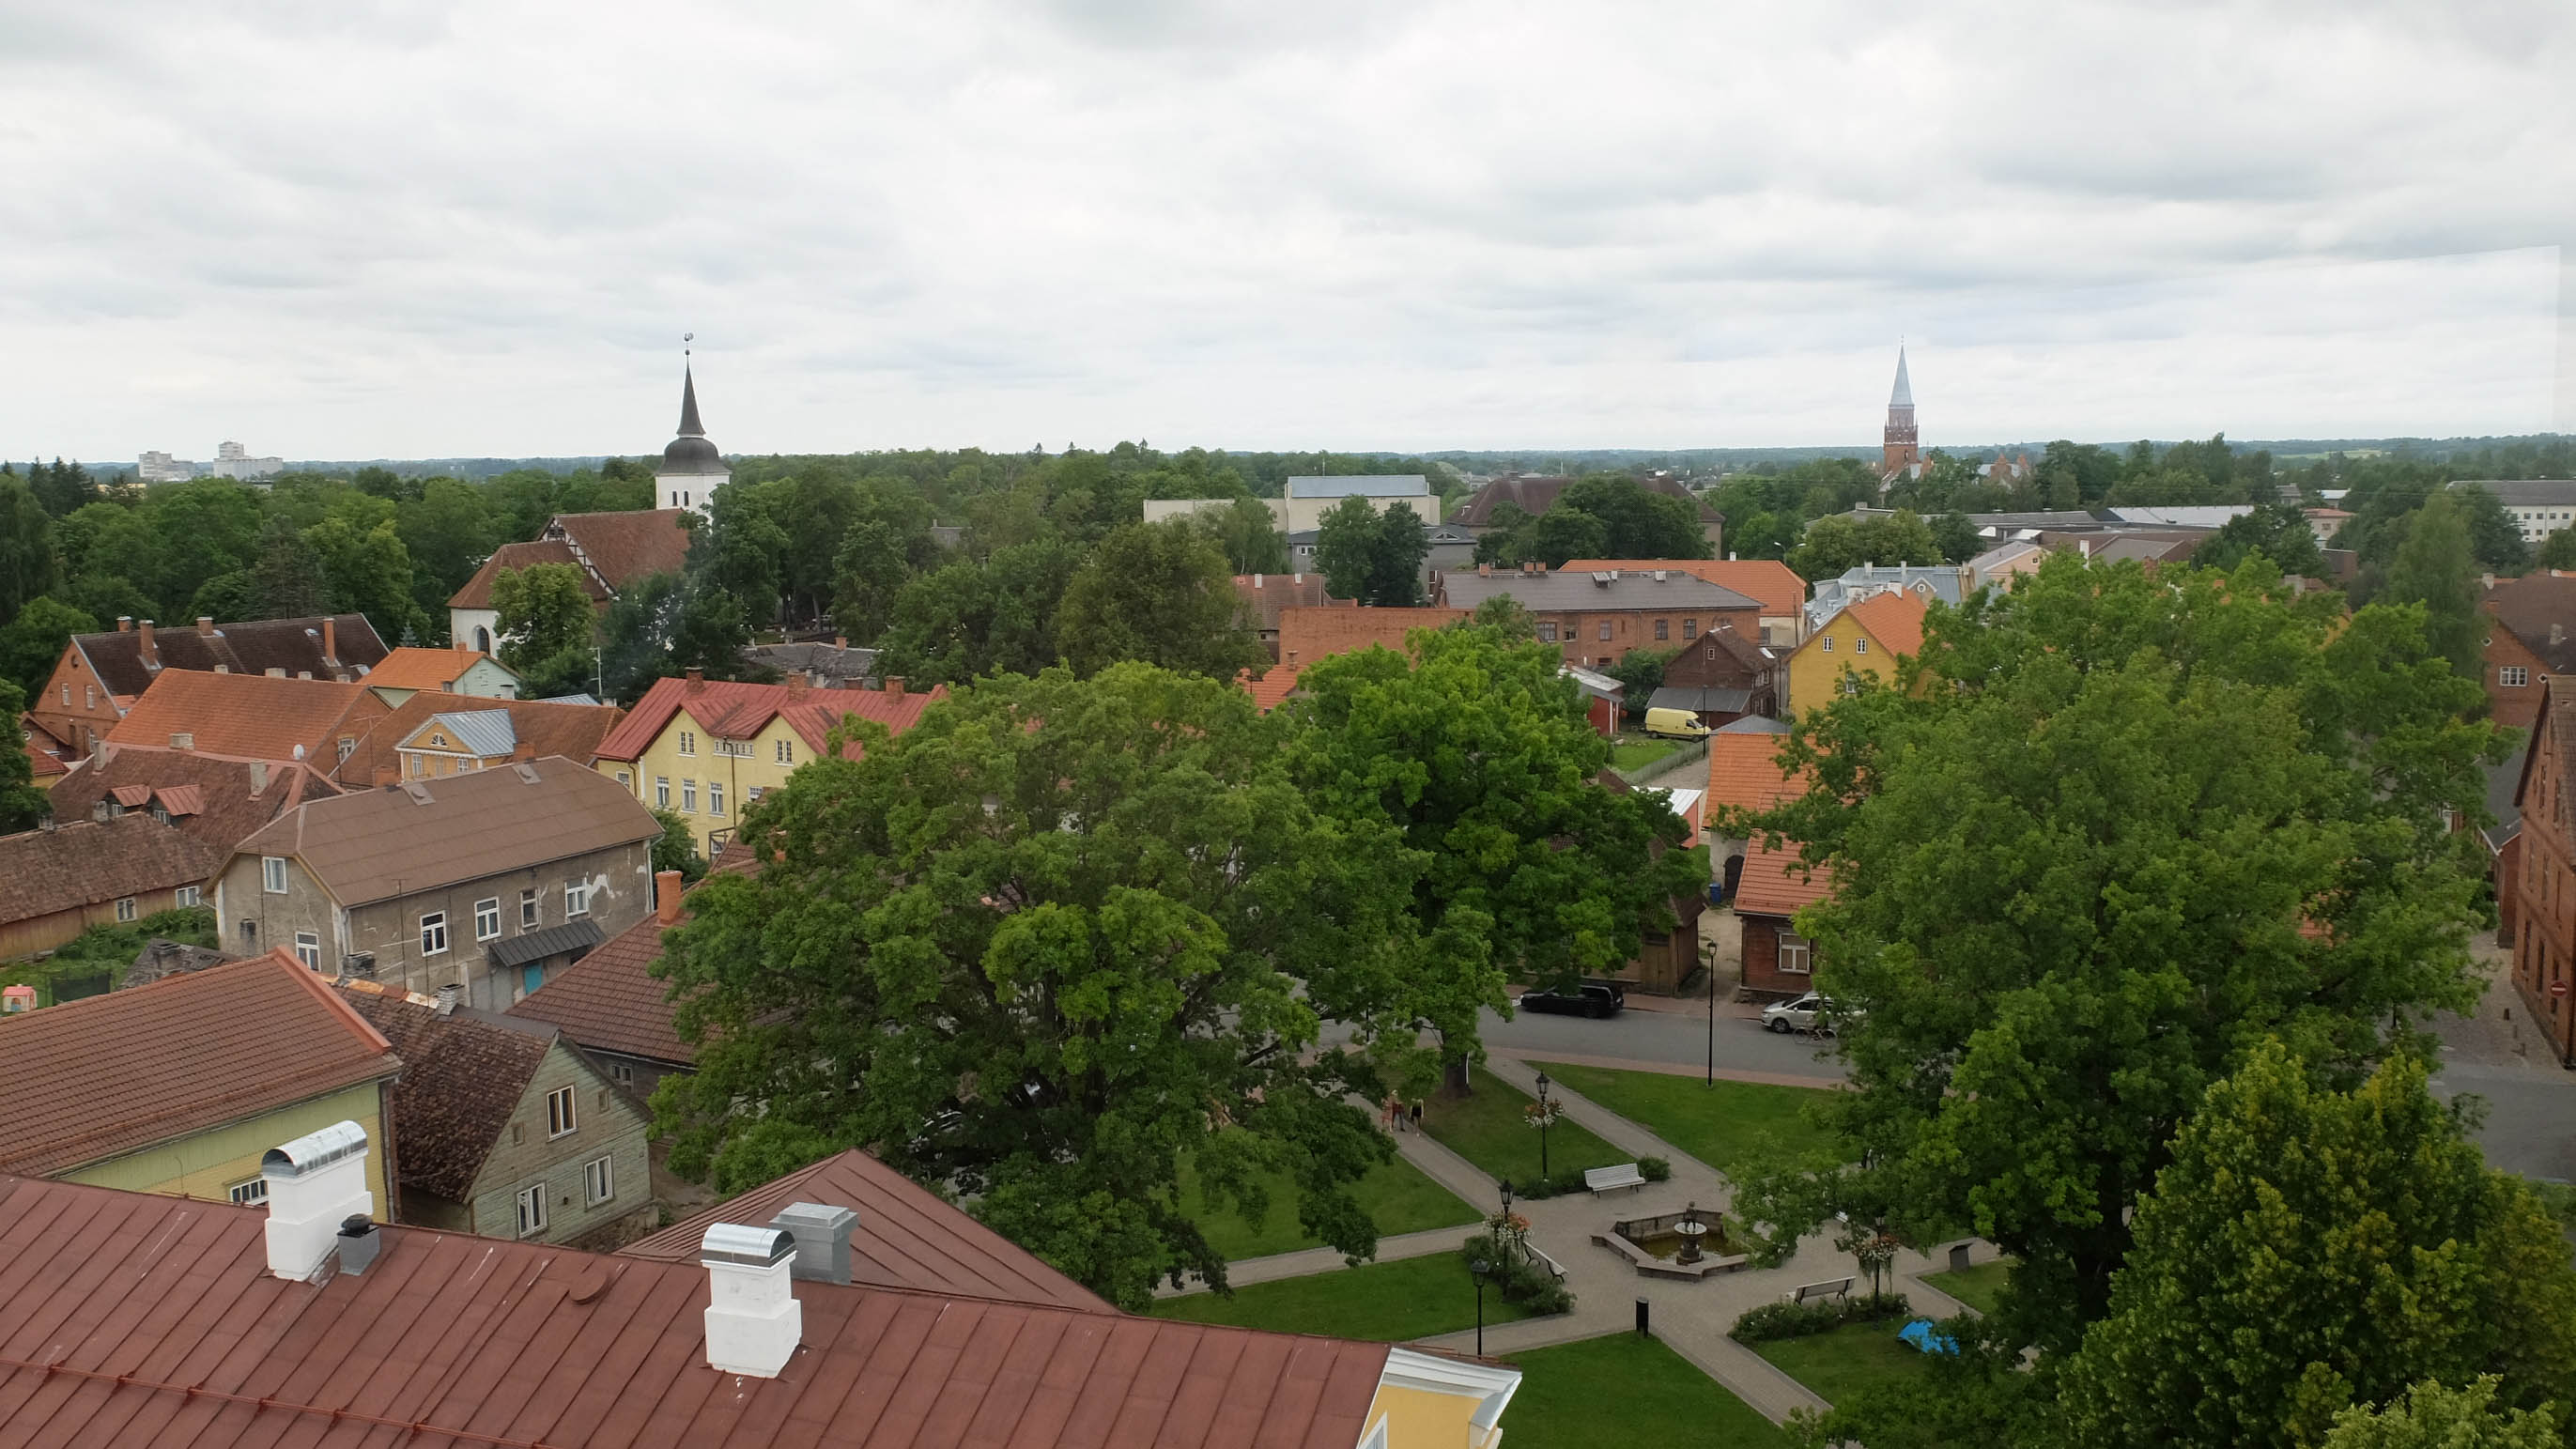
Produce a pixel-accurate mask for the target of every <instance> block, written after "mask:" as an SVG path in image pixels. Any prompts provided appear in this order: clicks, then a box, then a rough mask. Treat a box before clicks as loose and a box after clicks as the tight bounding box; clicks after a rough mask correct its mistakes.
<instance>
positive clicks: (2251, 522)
mask: <svg viewBox="0 0 2576 1449" xmlns="http://www.w3.org/2000/svg"><path fill="white" fill-rule="evenodd" d="M2249 553H2260V554H2262V555H2263V556H2264V557H2265V558H2267V559H2270V560H2271V561H2272V562H2273V563H2274V564H2276V565H2278V566H2279V567H2280V570H2281V572H2282V573H2284V574H2296V575H2301V576H2305V577H2309V578H2318V577H2322V576H2323V575H2324V574H2325V572H2326V560H2325V555H2324V554H2323V553H2322V552H2320V551H2319V550H2318V548H2317V535H2316V531H2315V530H2314V529H2312V528H2310V527H2308V517H2307V515H2306V514H2305V513H2303V512H2301V511H2300V510H2299V508H2298V507H2297V506H2296V505H2295V504H2287V503H2265V504H2257V505H2255V507H2254V510H2253V511H2252V512H2250V513H2244V514H2240V515H2238V516H2237V517H2234V518H2231V519H2229V520H2227V523H2226V526H2224V527H2222V528H2220V529H2219V530H2218V532H2216V533H2214V534H2212V535H2210V538H2209V541H2208V542H2206V543H2203V544H2202V545H2201V546H2200V547H2199V548H2198V549H2197V550H2196V551H2194V552H2193V554H2192V556H2191V561H2192V562H2193V563H2195V564H2198V565H2199V566H2201V567H2202V568H2213V569H2219V570H2222V571H2229V572H2232V571H2234V569H2235V568H2236V566H2237V565H2238V564H2241V563H2243V562H2244V561H2245V556H2246V555H2247V554H2249Z"/></svg>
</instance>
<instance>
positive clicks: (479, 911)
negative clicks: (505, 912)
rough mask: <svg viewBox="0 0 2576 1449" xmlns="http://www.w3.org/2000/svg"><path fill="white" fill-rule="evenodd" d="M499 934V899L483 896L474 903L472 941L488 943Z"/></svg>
mask: <svg viewBox="0 0 2576 1449" xmlns="http://www.w3.org/2000/svg"><path fill="white" fill-rule="evenodd" d="M500 934H501V898H500V897H499V896H485V897H484V898H483V899H481V900H479V901H476V902H475V903H474V939H475V940H477V941H489V940H491V939H492V938H494V937H496V936H498V935H500Z"/></svg>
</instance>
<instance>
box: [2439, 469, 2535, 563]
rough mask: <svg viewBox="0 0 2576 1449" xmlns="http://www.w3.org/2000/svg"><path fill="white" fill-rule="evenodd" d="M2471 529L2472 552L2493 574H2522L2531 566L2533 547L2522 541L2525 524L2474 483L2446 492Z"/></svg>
mask: <svg viewBox="0 0 2576 1449" xmlns="http://www.w3.org/2000/svg"><path fill="white" fill-rule="evenodd" d="M2444 491H2445V492H2447V493H2448V494H2449V495H2450V498H2451V502H2452V503H2453V504H2454V505H2456V506H2457V507H2458V509H2459V513H2460V521H2461V522H2462V523H2463V524H2465V525H2466V526H2467V527H2468V530H2469V552H2470V554H2471V555H2472V556H2474V557H2475V558H2476V559H2477V561H2478V566H2479V567H2480V568H2482V569H2485V570H2487V571H2489V572H2491V573H2499V574H2519V573H2521V572H2522V571H2523V570H2525V569H2527V568H2529V567H2531V545H2529V544H2527V543H2524V542H2523V541H2522V525H2521V524H2519V523H2516V522H2515V521H2514V517H2513V515H2512V514H2510V513H2507V512H2505V511H2504V504H2503V503H2502V502H2500V501H2498V499H2497V498H2496V496H2495V495H2494V494H2493V493H2490V492H2488V491H2487V490H2486V489H2484V488H2481V487H2479V486H2477V485H2476V484H2474V483H2462V484H2458V485H2456V486H2454V487H2452V488H2449V489H2446V490H2444Z"/></svg>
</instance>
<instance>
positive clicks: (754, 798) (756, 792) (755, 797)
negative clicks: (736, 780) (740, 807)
mask: <svg viewBox="0 0 2576 1449" xmlns="http://www.w3.org/2000/svg"><path fill="white" fill-rule="evenodd" d="M743 798H744V800H745V801H746V802H747V803H749V804H753V805H757V804H759V803H760V787H759V786H758V785H754V786H752V787H751V788H750V789H748V790H745V791H743Z"/></svg>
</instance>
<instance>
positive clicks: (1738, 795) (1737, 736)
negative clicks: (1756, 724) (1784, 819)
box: [1708, 730, 1806, 819]
mask: <svg viewBox="0 0 2576 1449" xmlns="http://www.w3.org/2000/svg"><path fill="white" fill-rule="evenodd" d="M1786 739H1787V736H1785V735H1778V734H1754V733H1739V732H1734V731H1727V730H1720V731H1718V732H1717V733H1716V734H1713V735H1710V736H1709V737H1708V803H1709V805H1710V806H1711V807H1712V814H1711V817H1710V818H1711V819H1714V818H1715V815H1714V811H1713V807H1716V806H1720V805H1734V806H1739V807H1741V808H1743V809H1746V810H1768V809H1770V808H1771V806H1772V805H1773V804H1775V803H1776V802H1778V801H1779V800H1780V799H1781V798H1783V797H1784V796H1789V795H1797V794H1802V793H1804V792H1805V790H1806V786H1805V785H1804V784H1803V783H1799V784H1795V785H1793V784H1791V783H1790V781H1789V778H1788V777H1787V776H1786V775H1783V774H1782V773H1781V772H1780V765H1779V759H1778V756H1779V754H1780V746H1781V745H1782V744H1783V743H1784V742H1785V741H1786Z"/></svg>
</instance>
